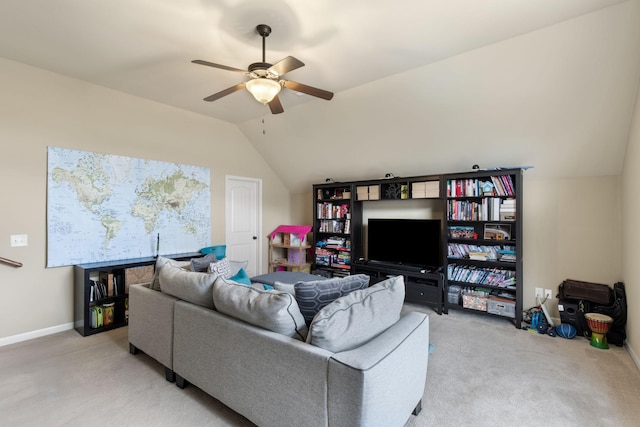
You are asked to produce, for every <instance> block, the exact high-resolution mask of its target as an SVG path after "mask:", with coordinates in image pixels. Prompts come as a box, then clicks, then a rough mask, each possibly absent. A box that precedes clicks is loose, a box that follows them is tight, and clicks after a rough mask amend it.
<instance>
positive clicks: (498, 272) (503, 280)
mask: <svg viewBox="0 0 640 427" xmlns="http://www.w3.org/2000/svg"><path fill="white" fill-rule="evenodd" d="M515 275H516V272H515V271H513V270H506V269H502V268H482V267H475V266H470V265H457V264H449V265H448V266H447V277H448V279H449V280H453V281H456V282H467V283H473V284H477V285H487V286H496V287H501V288H508V289H515V285H516V278H515Z"/></svg>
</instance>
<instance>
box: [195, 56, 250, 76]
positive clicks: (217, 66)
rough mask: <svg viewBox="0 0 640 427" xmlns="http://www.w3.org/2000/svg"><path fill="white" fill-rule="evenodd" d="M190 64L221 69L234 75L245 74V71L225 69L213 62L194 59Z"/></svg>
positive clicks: (225, 67)
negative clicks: (234, 73) (232, 72)
mask: <svg viewBox="0 0 640 427" xmlns="http://www.w3.org/2000/svg"><path fill="white" fill-rule="evenodd" d="M191 62H193V63H194V64H200V65H206V66H208V67H214V68H221V69H223V70H228V71H234V72H236V73H243V74H244V73H246V72H247V71H246V70H241V69H239V68H233V67H227V66H226V65H220V64H214V63H213V62H209V61H203V60H202V59H194V60H193V61H191Z"/></svg>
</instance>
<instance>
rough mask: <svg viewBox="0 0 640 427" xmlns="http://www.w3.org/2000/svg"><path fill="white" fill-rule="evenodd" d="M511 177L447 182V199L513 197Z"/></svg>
mask: <svg viewBox="0 0 640 427" xmlns="http://www.w3.org/2000/svg"><path fill="white" fill-rule="evenodd" d="M515 194H516V193H515V186H514V185H513V180H512V179H511V175H498V176H491V177H489V178H487V179H484V180H483V179H478V178H468V179H450V180H448V181H447V197H482V196H514V195H515Z"/></svg>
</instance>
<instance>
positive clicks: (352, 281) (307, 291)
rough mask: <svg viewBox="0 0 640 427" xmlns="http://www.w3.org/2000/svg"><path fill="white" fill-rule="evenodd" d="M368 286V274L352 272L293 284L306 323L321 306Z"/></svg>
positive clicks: (309, 321) (308, 322) (309, 322)
mask: <svg viewBox="0 0 640 427" xmlns="http://www.w3.org/2000/svg"><path fill="white" fill-rule="evenodd" d="M367 286H369V276H367V275H366V274H354V275H351V276H346V277H333V278H331V279H325V280H314V281H310V282H298V283H296V284H295V286H294V288H295V292H296V301H298V306H299V307H300V311H301V312H302V315H303V316H304V320H305V321H306V322H307V325H309V324H311V321H312V320H313V316H315V315H316V313H318V312H319V311H320V310H321V309H322V308H323V307H325V306H326V305H328V304H331V303H332V302H333V301H335V300H336V299H338V298H340V297H341V296H344V295H347V294H348V293H349V292H353V291H355V290H358V289H364V288H366V287H367Z"/></svg>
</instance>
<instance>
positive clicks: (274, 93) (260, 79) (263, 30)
mask: <svg viewBox="0 0 640 427" xmlns="http://www.w3.org/2000/svg"><path fill="white" fill-rule="evenodd" d="M256 31H257V32H258V34H260V36H261V37H262V62H254V63H253V64H251V65H249V68H248V69H247V71H245V70H240V69H239V68H233V67H228V66H226V65H220V64H214V63H213V62H208V61H203V60H201V59H194V60H193V61H191V62H193V63H194V64H200V65H206V66H209V67H214V68H220V69H223V70H228V71H234V72H236V73H241V74H244V75H246V76H248V77H250V79H249V80H248V81H246V82H243V83H239V84H237V85H235V86H231V87H230V88H227V89H225V90H223V91H220V92H218V93H214V94H213V95H209V96H207V97H206V98H204V100H205V101H209V102H211V101H215V100H217V99H220V98H222V97H223V96H227V95H230V94H232V93H234V92H237V91H239V90H241V89H242V88H245V87H246V88H247V90H248V91H249V92H250V93H251V94H252V95H253V97H254V98H255V99H256V100H257V101H258V102H260V103H262V104H269V108H270V109H271V112H272V113H273V114H279V113H282V112H284V109H283V108H282V104H281V103H280V99H279V98H278V93H280V90H281V89H282V88H283V87H284V88H287V89H291V90H294V91H297V92H301V93H306V94H307V95H311V96H315V97H318V98H322V99H326V100H330V99H331V98H333V92H329V91H326V90H322V89H318V88H315V87H312V86H307V85H304V84H302V83H297V82H294V81H291V80H284V79H283V78H282V76H284V75H285V74H286V73H288V72H289V71H293V70H295V69H297V68H300V67H304V63H303V62H302V61H300V60H298V59H296V58H294V57H293V56H287V57H286V58H284V59H282V60H280V61H278V62H276V63H275V64H273V65H272V64H269V63H267V62H266V59H265V40H266V38H267V37H268V36H269V34H271V27H270V26H268V25H266V24H260V25H258V26H256Z"/></svg>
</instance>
